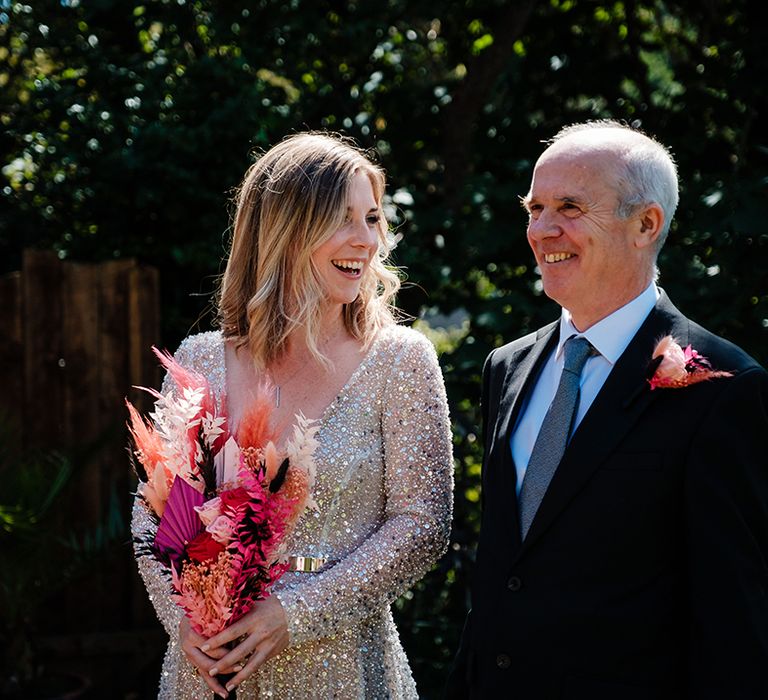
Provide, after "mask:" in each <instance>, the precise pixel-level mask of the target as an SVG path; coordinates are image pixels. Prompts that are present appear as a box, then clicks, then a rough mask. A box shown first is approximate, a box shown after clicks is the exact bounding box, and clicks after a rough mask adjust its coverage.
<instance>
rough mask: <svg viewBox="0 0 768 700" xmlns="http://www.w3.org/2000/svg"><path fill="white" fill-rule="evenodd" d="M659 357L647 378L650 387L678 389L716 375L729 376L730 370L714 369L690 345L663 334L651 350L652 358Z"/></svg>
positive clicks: (713, 377)
mask: <svg viewBox="0 0 768 700" xmlns="http://www.w3.org/2000/svg"><path fill="white" fill-rule="evenodd" d="M658 358H661V359H660V361H659V364H658V366H657V368H656V371H655V372H654V373H653V376H651V378H650V379H649V380H648V383H649V384H650V385H651V389H680V388H683V387H686V386H690V385H692V384H698V383H699V382H704V381H708V380H710V379H715V378H717V377H731V376H733V375H732V373H731V372H725V371H722V370H714V369H712V366H711V365H710V363H709V361H708V360H707V358H706V357H704V356H703V355H700V354H699V353H698V352H696V350H694V349H693V348H692V347H691V346H690V345H688V346H687V347H686V348H685V349H683V348H682V347H680V344H679V343H678V342H677V341H676V340H675V339H674V338H673V337H672V336H671V335H667V336H664V337H663V338H662V339H661V340H660V341H659V342H658V343H657V345H656V347H655V348H654V351H653V359H655V360H657V361H658Z"/></svg>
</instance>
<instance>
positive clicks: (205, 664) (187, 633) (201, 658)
mask: <svg viewBox="0 0 768 700" xmlns="http://www.w3.org/2000/svg"><path fill="white" fill-rule="evenodd" d="M179 642H180V643H181V650H182V651H183V652H184V655H185V656H186V657H187V659H188V660H189V663H191V664H192V665H193V666H194V667H195V671H198V672H199V673H200V677H201V678H202V679H203V680H204V681H205V682H206V683H207V684H208V687H209V688H210V689H211V690H212V691H213V692H214V693H216V694H217V695H220V696H221V697H222V698H226V697H227V691H226V690H224V688H223V686H222V685H221V683H219V682H218V681H217V680H216V678H214V677H213V676H211V674H210V670H211V669H212V668H213V667H214V666H218V667H219V668H221V669H222V670H226V669H224V667H223V666H222V665H221V663H220V662H219V660H220V659H221V657H222V656H224V655H225V654H226V653H227V650H226V649H213V648H212V649H210V650H209V651H207V652H203V651H202V649H201V647H202V646H203V645H206V644H208V640H207V639H206V638H205V637H201V636H200V635H199V634H198V633H197V632H195V631H194V630H193V629H192V626H191V625H190V624H189V619H188V618H187V616H186V615H185V616H184V617H182V618H181V622H180V623H179Z"/></svg>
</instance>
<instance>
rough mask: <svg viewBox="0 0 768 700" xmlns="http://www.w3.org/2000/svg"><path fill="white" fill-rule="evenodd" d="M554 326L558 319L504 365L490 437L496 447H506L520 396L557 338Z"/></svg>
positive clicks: (520, 404) (517, 412)
mask: <svg viewBox="0 0 768 700" xmlns="http://www.w3.org/2000/svg"><path fill="white" fill-rule="evenodd" d="M557 329H558V324H557V323H551V324H550V325H548V326H545V327H544V328H542V329H541V330H540V331H539V332H538V333H537V335H536V342H535V343H534V344H533V345H532V346H531V348H530V350H529V351H528V354H527V355H526V356H525V357H524V358H522V359H520V360H519V361H518V362H510V363H509V365H508V366H507V371H506V374H505V376H504V387H503V389H502V391H501V401H500V406H499V413H498V415H497V417H496V431H495V433H494V437H493V445H495V446H496V447H499V446H504V447H505V449H507V448H508V444H509V437H510V431H511V430H512V428H513V427H514V425H515V423H516V421H517V416H518V414H519V413H520V408H521V406H522V404H523V398H524V397H525V396H526V392H527V391H528V389H529V388H530V386H531V383H532V382H534V381H535V379H536V377H538V375H539V372H540V370H541V367H542V365H543V364H544V360H545V359H546V358H547V355H548V353H549V351H550V350H552V348H553V347H554V345H555V343H556V342H557V337H558V335H557ZM507 452H509V449H507Z"/></svg>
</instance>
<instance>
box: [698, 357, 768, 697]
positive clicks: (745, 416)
mask: <svg viewBox="0 0 768 700" xmlns="http://www.w3.org/2000/svg"><path fill="white" fill-rule="evenodd" d="M718 381H719V382H723V384H724V389H723V390H722V391H721V392H720V393H719V394H718V395H717V398H716V399H715V401H714V402H713V405H712V407H711V409H710V411H709V412H708V414H707V416H706V417H705V419H704V420H703V421H702V423H701V425H700V427H699V429H698V432H697V434H696V435H695V436H694V438H693V441H692V443H691V447H690V450H689V458H688V463H687V465H686V519H687V544H688V557H689V560H688V566H689V586H690V598H689V599H690V601H691V629H690V635H691V639H690V647H689V650H690V656H689V663H690V668H689V671H690V684H689V685H690V691H689V694H690V697H692V698H697V699H700V700H708V699H711V700H714V699H715V698H725V697H727V698H729V699H731V700H734V699H740V698H743V699H744V700H746V699H747V698H758V697H759V698H768V673H766V669H768V459H766V450H765V442H764V440H765V437H766V436H768V374H766V372H765V370H763V369H762V368H759V367H755V368H752V369H749V370H747V371H745V372H743V373H741V374H739V375H737V376H736V377H733V378H731V379H722V380H718Z"/></svg>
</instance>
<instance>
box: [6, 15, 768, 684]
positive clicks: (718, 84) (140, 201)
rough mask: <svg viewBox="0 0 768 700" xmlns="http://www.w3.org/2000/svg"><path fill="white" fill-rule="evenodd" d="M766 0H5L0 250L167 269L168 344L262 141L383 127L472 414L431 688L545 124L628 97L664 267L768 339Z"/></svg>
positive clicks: (598, 113) (204, 286)
mask: <svg viewBox="0 0 768 700" xmlns="http://www.w3.org/2000/svg"><path fill="white" fill-rule="evenodd" d="M759 10H760V8H759V3H758V2H751V1H750V0H719V1H715V0H696V1H694V0H680V1H677V2H676V1H674V0H672V1H668V2H665V1H663V0H648V1H644V0H637V1H634V0H627V1H624V2H596V1H587V0H549V1H548V2H538V3H537V2H533V1H532V0H525V1H522V2H514V3H513V2H502V1H500V0H465V1H463V2H461V1H458V0H443V1H442V2H440V3H435V2H426V0H412V1H410V2H405V1H404V0H386V1H382V2H377V3H364V2H362V1H361V0H348V1H347V2H328V1H327V0H314V1H312V2H310V1H309V0H258V1H254V2H231V1H230V0H226V1H225V0H222V1H220V2H213V1H212V0H175V1H173V2H171V1H170V0H150V1H147V2H144V3H141V4H140V3H138V2H136V1H135V0H121V1H118V0H79V1H78V0H60V1H59V2H52V1H45V0H40V2H35V3H34V5H33V4H29V5H26V4H23V3H13V2H9V1H8V0H0V90H1V92H0V122H1V123H2V131H1V133H0V165H1V166H2V177H1V178H0V202H1V204H0V272H5V271H9V270H14V269H19V267H20V254H21V250H22V249H23V248H25V247H30V246H31V247H42V248H52V249H55V250H57V251H58V252H59V255H60V256H61V257H63V258H74V259H78V260H103V259H107V258H113V257H124V256H135V257H137V258H139V259H141V260H143V261H145V262H147V263H151V264H153V265H155V266H157V267H159V268H160V270H161V279H162V290H163V291H162V294H163V302H162V303H163V323H164V328H163V333H164V337H163V339H162V341H163V343H164V344H165V345H166V346H168V347H170V348H173V347H175V345H176V344H177V343H178V342H179V340H180V339H181V338H182V337H183V336H184V335H185V334H186V333H188V332H189V331H190V330H193V329H194V328H195V327H199V328H203V329H205V328H207V327H208V325H209V324H210V321H211V316H210V313H209V310H210V309H209V301H210V293H211V291H212V289H213V288H214V284H215V278H216V275H217V274H219V272H220V271H221V260H222V257H223V254H224V250H225V245H226V240H227V232H228V209H229V199H230V194H231V191H232V188H233V187H235V186H236V185H237V183H238V181H239V178H240V177H241V175H242V173H243V172H244V171H245V169H246V167H247V166H248V164H249V163H250V162H251V153H252V152H253V151H254V150H259V149H263V148H266V147H268V146H269V145H271V144H273V143H275V142H277V141H278V140H279V139H281V138H282V137H283V136H284V135H286V134H288V133H291V132H294V131H297V130H303V129H307V128H311V129H333V130H339V131H343V132H344V133H346V134H349V135H351V136H353V137H355V138H356V139H357V140H358V142H359V143H360V144H361V145H363V146H365V147H368V148H371V149H373V150H374V151H375V152H376V153H377V155H378V159H379V160H380V162H381V163H382V164H383V166H384V167H385V168H386V170H387V172H388V177H389V181H390V188H389V194H390V201H389V208H390V212H391V218H392V221H393V224H394V226H395V227H396V228H397V230H398V231H399V232H400V233H402V234H403V239H402V242H401V245H400V246H399V247H398V249H397V251H396V253H397V256H396V257H397V262H398V264H400V265H402V266H403V267H404V268H405V269H406V270H407V274H408V277H409V280H410V284H409V286H408V287H407V288H406V289H405V290H404V292H403V293H402V295H401V298H400V303H401V305H402V306H403V307H404V308H405V310H406V311H408V312H409V313H410V314H412V315H414V316H417V317H421V318H422V319H423V321H420V323H422V327H424V328H425V329H426V330H427V331H428V332H429V333H431V334H432V336H433V338H434V339H435V341H436V343H437V345H438V347H439V348H440V349H441V350H442V355H441V361H442V365H443V369H444V372H445V377H446V382H447V385H448V391H449V397H450V402H451V410H452V416H453V420H454V428H455V447H456V485H457V490H456V519H455V525H454V535H453V544H452V547H451V549H450V551H449V553H448V555H447V556H446V557H445V558H444V559H443V560H442V562H441V563H440V565H439V566H438V567H437V569H436V571H435V572H433V573H432V574H431V575H430V576H429V577H428V578H427V579H426V580H425V581H424V582H422V583H421V584H420V585H419V586H418V587H417V588H416V590H415V591H414V592H413V593H412V594H409V595H408V596H407V597H405V598H403V599H402V600H401V601H399V602H398V619H399V626H400V630H401V636H402V637H403V641H404V644H405V646H406V649H407V651H408V653H409V655H410V657H411V659H412V662H413V666H414V672H415V675H416V677H417V680H418V682H419V686H420V689H421V691H422V694H423V696H424V697H436V696H437V694H438V691H439V688H440V687H441V684H442V682H443V678H444V676H445V672H446V666H447V664H449V662H450V658H451V655H452V653H453V650H454V649H455V646H456V642H457V639H458V635H459V631H460V627H461V623H462V619H463V615H464V612H465V609H466V596H467V582H468V565H469V564H470V562H471V557H472V542H473V539H474V536H475V532H476V529H477V524H478V502H479V492H478V481H479V479H478V477H479V471H480V458H481V455H480V451H479V441H478V440H477V438H476V433H477V430H478V425H477V422H478V421H477V418H478V414H477V403H478V395H479V374H480V370H481V366H482V361H483V359H484V358H485V356H486V354H487V353H488V351H489V350H490V349H491V348H492V347H494V346H495V345H498V344H500V343H502V342H504V341H506V340H511V339H513V338H515V337H517V336H519V335H521V334H523V333H525V332H527V331H529V330H532V329H534V328H536V327H538V326H539V325H541V324H542V323H543V322H545V321H548V320H551V319H553V318H554V317H555V316H556V314H557V309H556V307H555V306H554V305H553V304H552V303H551V302H549V301H548V300H546V298H545V297H544V296H543V295H542V293H541V288H540V285H539V280H538V276H537V274H536V270H535V269H534V267H533V261H532V256H531V254H530V252H529V250H528V248H527V244H526V242H525V236H524V230H525V218H524V216H523V213H522V211H521V209H520V207H519V205H518V197H519V196H520V195H522V194H524V193H525V192H526V191H527V188H528V182H529V178H530V173H531V167H532V164H533V162H534V161H535V159H536V157H537V156H538V154H539V153H540V152H541V150H542V143H541V141H542V140H545V139H547V138H548V137H550V136H551V135H552V134H553V133H554V132H555V131H556V130H557V129H558V128H559V127H560V126H562V125H564V124H567V123H571V122H575V121H581V120H586V119H596V118H603V117H614V118H619V119H623V120H626V121H628V122H631V123H636V124H639V125H641V126H642V127H643V128H644V129H646V130H647V131H649V132H650V133H652V134H655V135H656V136H657V137H658V138H659V139H660V140H661V141H663V142H664V143H666V144H668V145H669V146H671V148H672V149H673V151H674V153H675V154H676V157H677V160H678V163H679V167H680V174H681V180H682V197H681V205H680V209H679V213H678V216H677V220H676V223H675V225H674V226H673V230H672V233H671V235H670V240H669V242H668V244H667V246H666V248H665V250H664V251H663V253H662V256H661V259H660V268H661V284H662V286H664V287H665V289H666V290H667V291H668V292H669V293H670V296H672V298H673V299H674V300H675V301H676V303H677V305H678V306H679V307H680V308H681V309H682V310H683V311H684V312H686V313H687V314H688V315H690V316H692V317H693V318H695V319H696V320H698V321H700V322H701V323H703V324H704V325H707V326H708V327H709V328H711V329H712V330H714V331H716V332H718V333H720V334H722V335H724V336H726V337H728V338H730V339H731V340H733V341H735V342H737V343H738V344H740V345H742V346H743V347H745V348H746V349H747V350H748V351H750V352H751V353H752V354H753V355H755V356H756V357H757V358H758V359H760V360H761V361H762V362H763V363H765V361H766V359H768V351H767V350H766V339H767V338H768V292H767V290H766V259H767V257H768V256H766V250H767V249H768V233H766V227H765V225H764V223H763V218H764V214H765V209H766V193H767V190H768V177H767V174H768V168H767V167H766V166H767V165H768V142H767V137H766V112H765V107H766V80H765V76H766V75H768V58H767V55H768V52H766V49H765V47H766V46H768V42H766V38H767V37H766V31H765V29H764V24H763V23H762V21H761V19H760V16H759V14H758V12H759Z"/></svg>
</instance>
